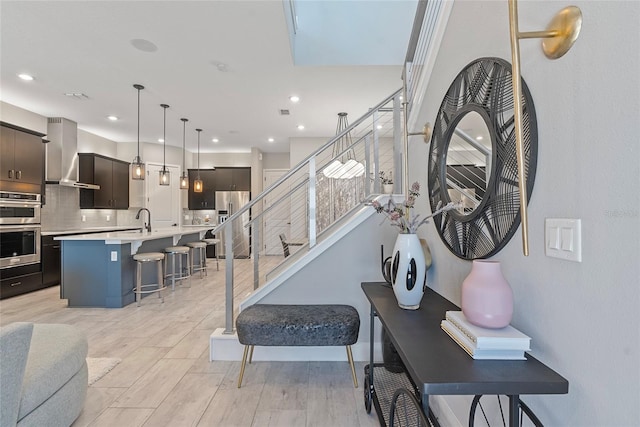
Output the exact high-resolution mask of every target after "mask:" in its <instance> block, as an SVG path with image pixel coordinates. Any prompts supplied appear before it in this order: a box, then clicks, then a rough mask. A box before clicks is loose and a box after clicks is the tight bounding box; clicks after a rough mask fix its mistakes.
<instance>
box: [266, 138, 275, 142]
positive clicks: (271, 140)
mask: <svg viewBox="0 0 640 427" xmlns="http://www.w3.org/2000/svg"><path fill="white" fill-rule="evenodd" d="M267 141H269V142H273V141H275V139H273V138H269V139H267Z"/></svg>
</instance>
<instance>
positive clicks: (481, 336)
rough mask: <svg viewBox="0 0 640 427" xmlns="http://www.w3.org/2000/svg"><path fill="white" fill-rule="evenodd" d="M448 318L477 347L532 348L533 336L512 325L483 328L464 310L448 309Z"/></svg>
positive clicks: (498, 348)
mask: <svg viewBox="0 0 640 427" xmlns="http://www.w3.org/2000/svg"><path fill="white" fill-rule="evenodd" d="M446 319H447V320H448V321H449V322H451V323H452V324H453V325H455V326H456V327H457V328H458V329H459V330H460V331H461V332H462V333H463V334H465V335H466V336H468V337H469V339H470V340H471V341H472V342H473V343H474V345H475V346H476V348H482V349H487V350H523V351H529V350H530V349H531V338H530V337H528V336H527V335H525V334H523V333H522V332H520V331H519V330H517V329H516V328H514V327H513V326H511V325H508V326H506V327H504V328H501V329H489V328H481V327H480V326H476V325H474V324H472V323H471V322H469V321H468V320H467V318H466V317H464V314H463V313H462V311H447V313H446Z"/></svg>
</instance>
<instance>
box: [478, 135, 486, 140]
mask: <svg viewBox="0 0 640 427" xmlns="http://www.w3.org/2000/svg"><path fill="white" fill-rule="evenodd" d="M483 139H484V138H483V137H482V135H478V136H476V141H482V140H483Z"/></svg>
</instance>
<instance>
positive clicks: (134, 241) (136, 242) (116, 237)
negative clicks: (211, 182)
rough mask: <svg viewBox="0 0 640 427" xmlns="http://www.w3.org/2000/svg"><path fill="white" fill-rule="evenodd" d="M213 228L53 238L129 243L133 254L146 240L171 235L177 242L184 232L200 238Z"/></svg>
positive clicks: (113, 243) (115, 232)
mask: <svg viewBox="0 0 640 427" xmlns="http://www.w3.org/2000/svg"><path fill="white" fill-rule="evenodd" d="M211 229H213V226H210V225H202V226H188V227H187V226H182V227H167V228H159V229H156V230H152V231H151V233H149V232H148V231H146V230H145V231H113V232H108V233H95V234H78V235H72V236H59V237H56V238H55V239H54V240H63V241H68V240H73V241H104V243H105V245H121V244H127V243H130V244H131V253H132V254H135V253H136V252H137V250H138V248H139V247H140V246H141V245H142V242H144V241H146V240H156V239H163V238H166V237H173V240H174V244H177V242H178V240H180V237H182V236H183V235H185V234H193V233H201V236H200V238H202V237H204V234H205V233H206V232H207V231H208V230H211Z"/></svg>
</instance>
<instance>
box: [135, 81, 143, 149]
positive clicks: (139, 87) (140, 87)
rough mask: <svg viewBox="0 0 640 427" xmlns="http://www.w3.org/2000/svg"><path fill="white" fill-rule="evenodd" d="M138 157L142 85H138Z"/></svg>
mask: <svg viewBox="0 0 640 427" xmlns="http://www.w3.org/2000/svg"><path fill="white" fill-rule="evenodd" d="M136 89H138V158H140V89H142V86H140V85H138V87H136Z"/></svg>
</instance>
